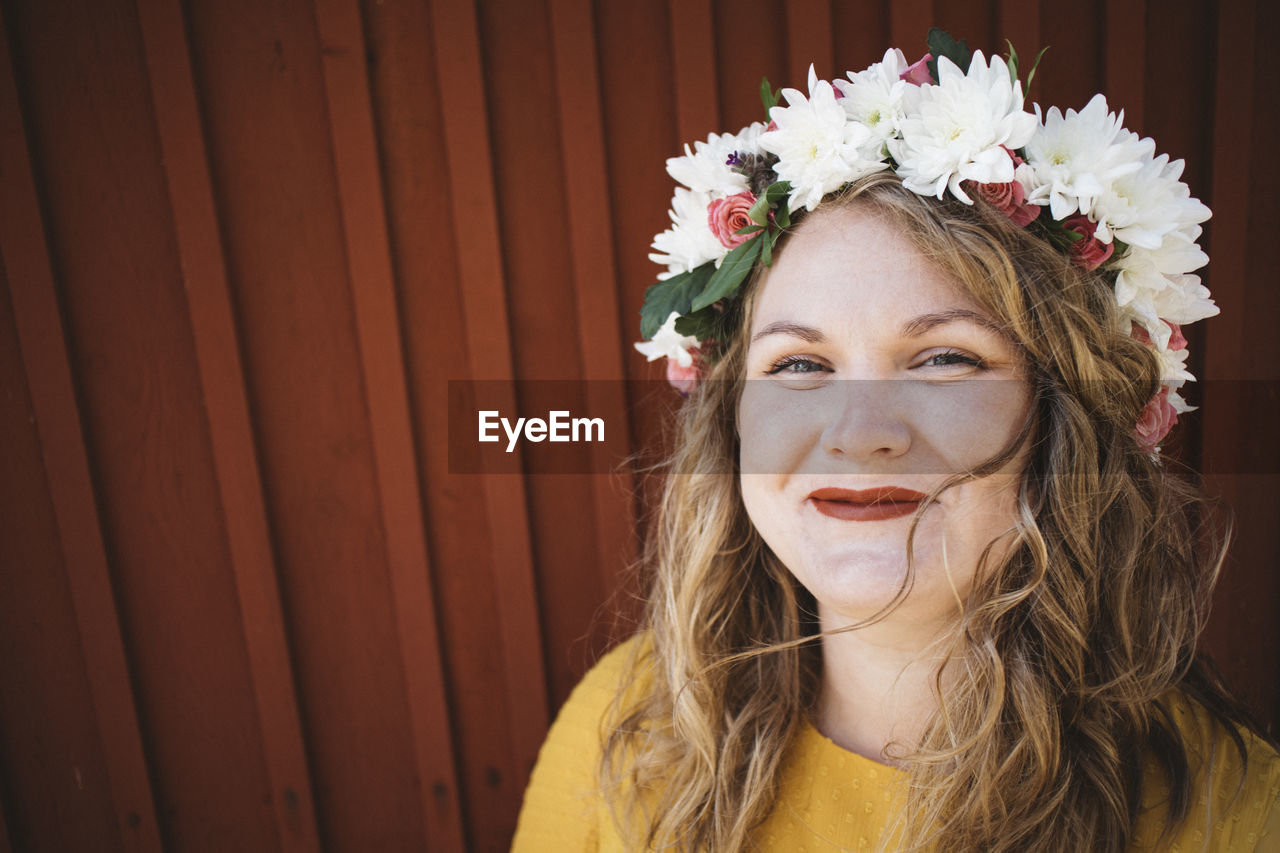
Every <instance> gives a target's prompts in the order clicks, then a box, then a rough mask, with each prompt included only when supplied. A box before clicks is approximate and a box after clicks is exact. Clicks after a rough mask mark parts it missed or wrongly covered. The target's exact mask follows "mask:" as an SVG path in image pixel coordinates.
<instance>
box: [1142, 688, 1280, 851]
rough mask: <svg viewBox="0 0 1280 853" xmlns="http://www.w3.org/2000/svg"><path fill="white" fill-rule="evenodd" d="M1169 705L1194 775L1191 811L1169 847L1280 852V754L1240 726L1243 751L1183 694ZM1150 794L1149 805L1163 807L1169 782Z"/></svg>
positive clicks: (1218, 725)
mask: <svg viewBox="0 0 1280 853" xmlns="http://www.w3.org/2000/svg"><path fill="white" fill-rule="evenodd" d="M1166 706H1167V707H1168V709H1169V711H1170V713H1171V717H1172V721H1173V723H1174V725H1175V726H1176V727H1177V729H1178V732H1179V734H1180V735H1181V736H1182V739H1183V741H1184V743H1185V744H1186V747H1187V751H1188V754H1189V758H1190V760H1191V764H1192V769H1193V772H1194V774H1195V776H1194V787H1193V789H1192V793H1191V808H1190V812H1189V813H1188V815H1187V818H1186V820H1185V821H1184V822H1183V824H1182V825H1181V826H1179V827H1177V828H1176V829H1175V831H1174V833H1173V839H1172V841H1173V846H1171V847H1169V848H1168V849H1174V850H1180V849H1187V850H1212V851H1280V755H1278V754H1277V753H1276V750H1275V749H1274V748H1273V747H1272V746H1271V745H1270V744H1268V743H1267V742H1266V741H1265V740H1263V739H1262V738H1260V737H1258V736H1257V735H1256V734H1254V733H1253V732H1250V731H1247V730H1244V729H1240V730H1238V731H1237V734H1239V736H1240V739H1241V741H1242V743H1243V746H1244V750H1243V753H1242V751H1241V750H1240V748H1239V745H1238V744H1237V742H1236V739H1235V738H1234V737H1232V732H1230V731H1228V730H1227V729H1226V728H1224V726H1223V725H1222V724H1221V723H1219V722H1217V721H1216V720H1215V719H1214V718H1213V716H1212V715H1211V714H1210V713H1209V712H1208V711H1207V710H1205V709H1204V708H1203V707H1201V706H1200V705H1199V704H1198V703H1196V702H1194V701H1193V700H1191V699H1190V698H1188V697H1186V696H1185V695H1183V694H1181V693H1175V694H1170V696H1169V697H1167V701H1166ZM1151 794H1152V796H1151V799H1150V800H1148V804H1149V805H1151V806H1154V807H1155V808H1154V810H1155V811H1160V808H1159V805H1161V803H1160V800H1161V799H1162V798H1163V797H1165V796H1167V794H1168V789H1167V787H1166V786H1163V785H1156V786H1152V791H1151ZM1144 800H1147V797H1144ZM1156 834H1158V832H1157V833H1156ZM1140 835H1143V836H1146V837H1148V838H1151V837H1154V836H1152V835H1151V833H1140ZM1158 849H1165V848H1164V847H1160V848H1158Z"/></svg>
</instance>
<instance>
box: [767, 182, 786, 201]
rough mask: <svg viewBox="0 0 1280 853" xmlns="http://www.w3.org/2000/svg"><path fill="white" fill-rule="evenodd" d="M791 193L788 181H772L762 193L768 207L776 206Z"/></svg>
mask: <svg viewBox="0 0 1280 853" xmlns="http://www.w3.org/2000/svg"><path fill="white" fill-rule="evenodd" d="M790 192H791V182H790V181H774V182H773V183H771V184H769V186H768V187H767V188H766V189H765V191H764V197H765V198H767V199H768V200H769V204H770V205H774V204H777V203H778V202H779V201H780V200H781V199H783V198H784V197H785V196H786V195H787V194H788V193H790Z"/></svg>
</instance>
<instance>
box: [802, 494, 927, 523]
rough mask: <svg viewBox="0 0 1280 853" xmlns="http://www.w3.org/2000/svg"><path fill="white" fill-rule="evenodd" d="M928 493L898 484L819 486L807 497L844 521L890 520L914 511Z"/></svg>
mask: <svg viewBox="0 0 1280 853" xmlns="http://www.w3.org/2000/svg"><path fill="white" fill-rule="evenodd" d="M926 497H928V496H927V495H925V494H922V493H921V492H917V491H913V490H912V489H903V488H899V487H897V486H883V487H880V488H875V489H837V488H826V489H817V490H816V491H813V492H811V493H810V494H809V497H808V498H807V500H808V501H809V502H810V503H812V504H813V508H814V509H816V510H817V511H818V512H820V513H822V514H823V515H825V516H829V517H831V518H838V519H840V520H841V521H888V520H889V519H893V518H902V517H903V516H907V515H912V514H913V513H915V511H916V510H917V509H919V507H920V502H921V501H923V500H924V499H925V498H926Z"/></svg>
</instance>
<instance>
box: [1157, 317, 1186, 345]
mask: <svg viewBox="0 0 1280 853" xmlns="http://www.w3.org/2000/svg"><path fill="white" fill-rule="evenodd" d="M1161 322H1163V323H1164V324H1165V325H1166V326H1168V327H1169V328H1170V329H1172V330H1173V334H1171V335H1170V336H1169V349H1171V350H1173V351H1174V352H1177V351H1178V350H1180V349H1186V348H1187V339H1186V338H1184V337H1183V336H1182V327H1181V326H1179V325H1178V324H1177V323H1170V322H1169V321H1168V320H1162V321H1161Z"/></svg>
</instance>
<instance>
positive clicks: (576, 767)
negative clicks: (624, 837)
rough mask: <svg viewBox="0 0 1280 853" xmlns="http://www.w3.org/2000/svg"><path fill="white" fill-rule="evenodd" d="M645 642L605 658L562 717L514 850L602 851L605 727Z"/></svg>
mask: <svg viewBox="0 0 1280 853" xmlns="http://www.w3.org/2000/svg"><path fill="white" fill-rule="evenodd" d="M645 638H646V635H643V634H641V635H637V636H635V637H632V638H631V639H629V640H625V641H624V642H622V643H620V644H618V645H617V646H616V647H615V648H614V649H612V650H611V651H610V652H609V653H608V654H606V655H605V656H604V657H602V658H600V660H599V661H598V662H596V664H595V666H593V667H592V668H591V670H590V671H589V672H588V673H587V674H586V675H585V676H583V679H582V681H580V682H579V683H578V686H577V687H575V688H574V690H573V692H572V693H571V694H570V695H569V698H568V700H567V701H566V702H565V703H564V706H563V707H562V708H561V709H560V712H559V713H558V714H557V715H556V721H555V723H554V724H553V725H552V726H551V731H550V732H548V734H547V739H546V741H544V742H543V744H542V749H541V750H540V751H539V753H538V761H537V764H535V765H534V768H533V775H532V777H531V778H530V780H529V787H528V788H527V789H526V790H525V795H524V805H523V806H522V807H521V809H520V819H519V822H518V824H517V826H516V836H515V841H514V844H513V846H512V850H513V851H524V853H535V851H542V850H546V851H552V850H554V851H586V850H594V849H596V846H597V842H598V834H599V830H600V826H599V824H600V817H601V815H602V814H603V812H602V811H601V803H600V801H599V794H598V786H597V783H596V770H597V767H598V765H599V762H600V751H601V744H602V743H603V740H604V735H605V732H604V730H603V724H604V721H605V718H606V716H607V714H608V712H609V709H610V707H611V706H612V704H613V701H614V698H615V697H616V696H618V695H619V693H620V691H621V690H622V689H623V687H624V682H625V681H626V680H627V679H628V678H629V675H628V673H629V672H630V671H631V670H632V662H633V660H634V659H635V658H636V657H637V656H638V655H640V654H642V653H643V652H644V649H645V648H646V642H645Z"/></svg>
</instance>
